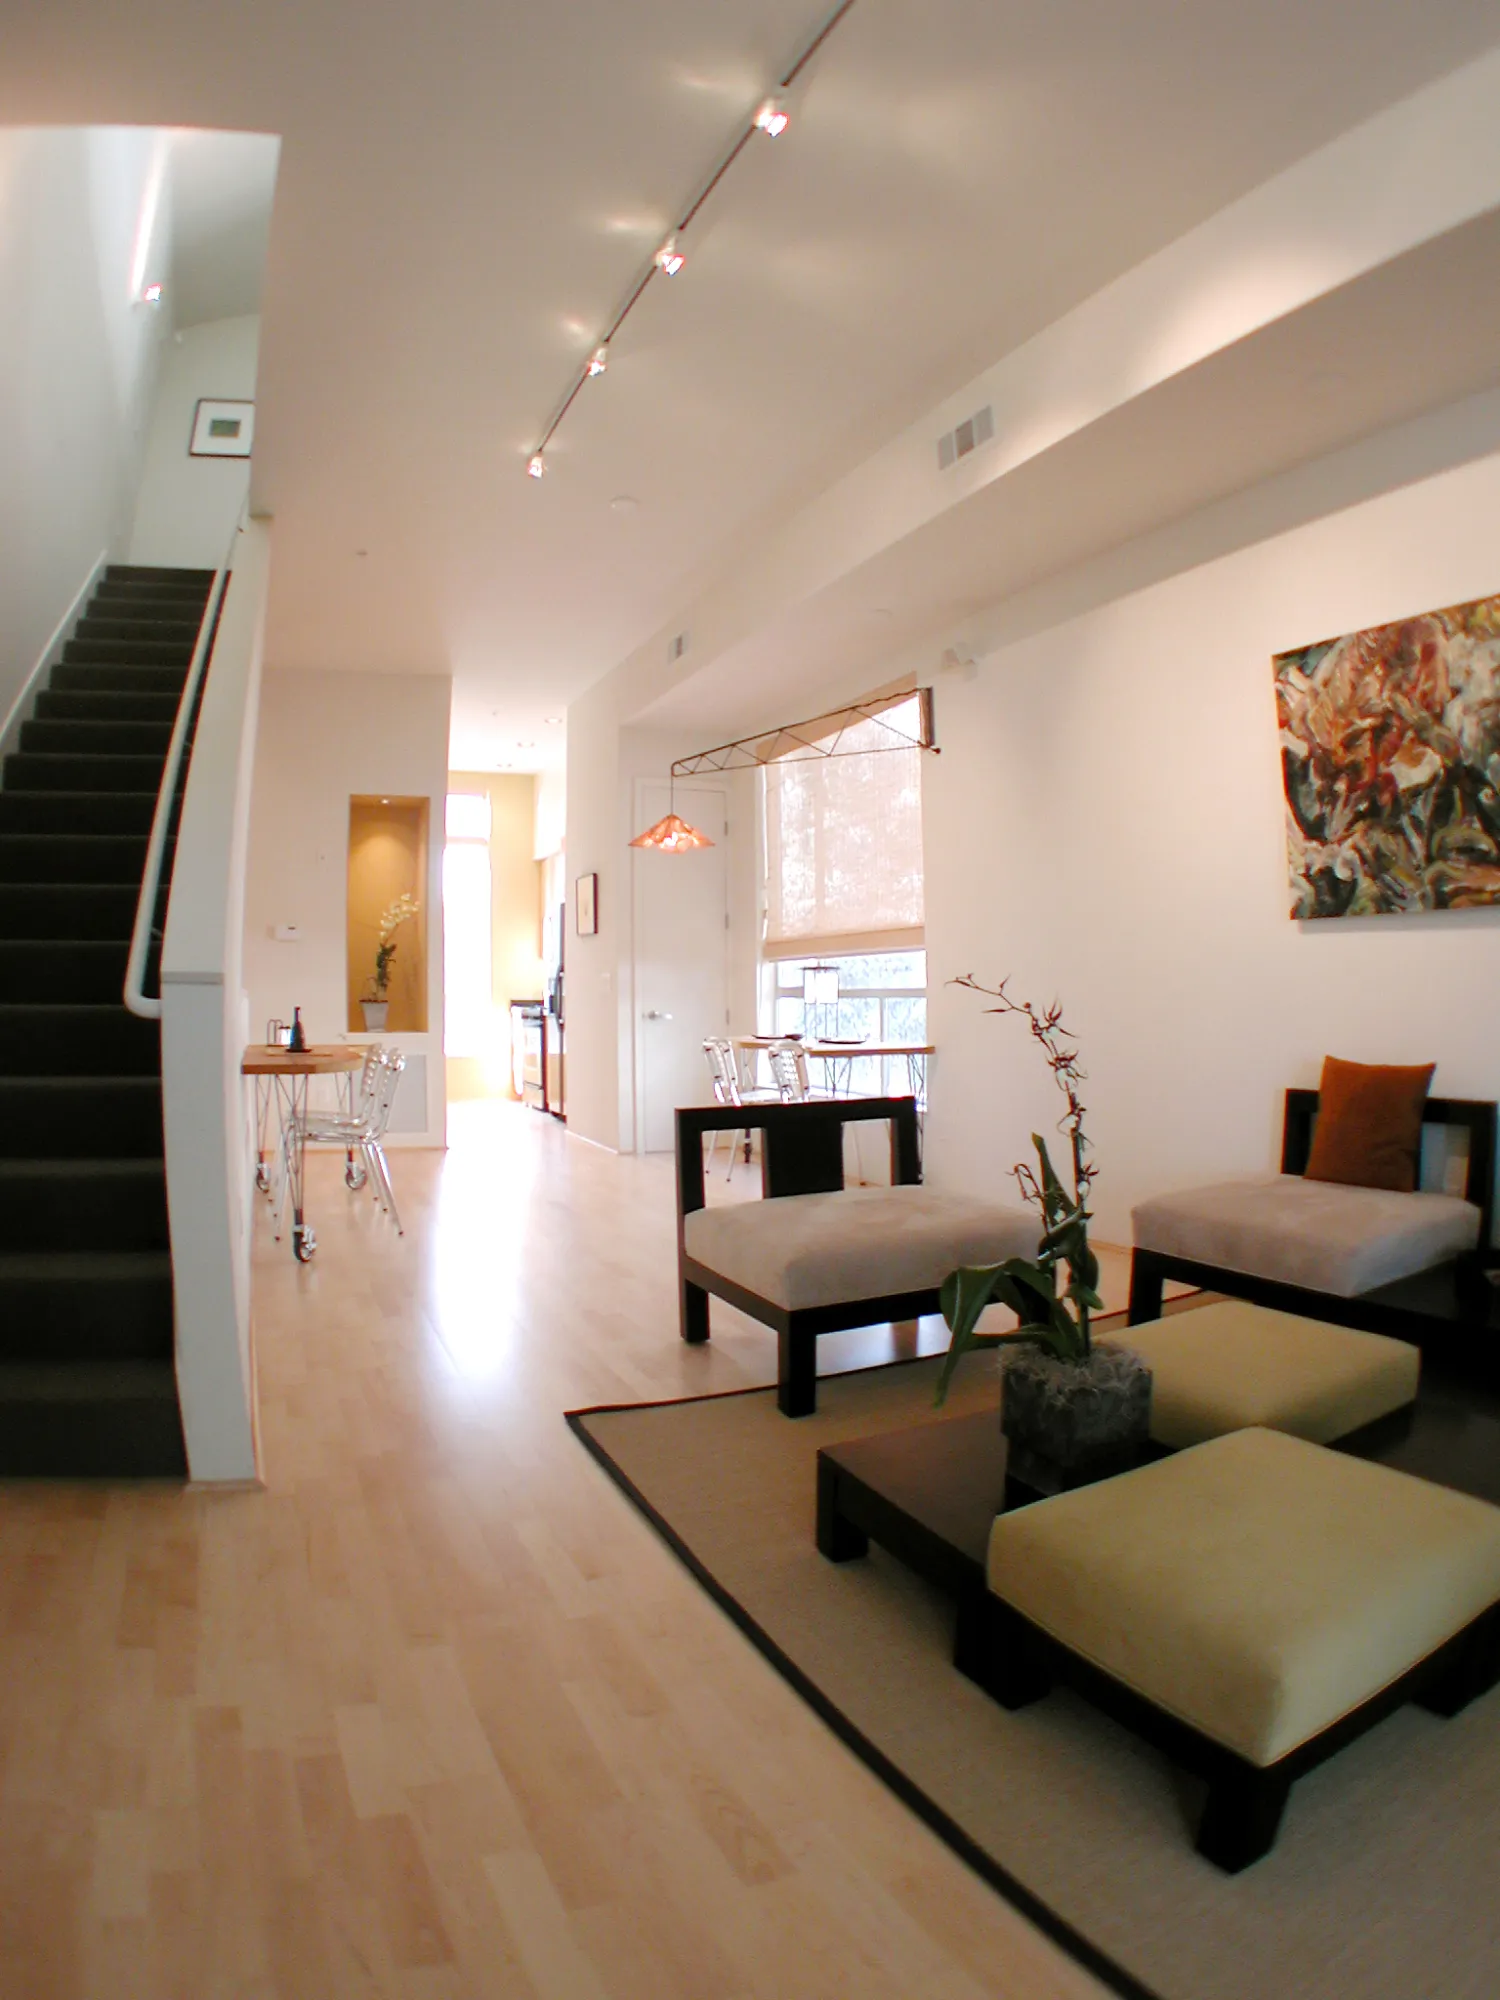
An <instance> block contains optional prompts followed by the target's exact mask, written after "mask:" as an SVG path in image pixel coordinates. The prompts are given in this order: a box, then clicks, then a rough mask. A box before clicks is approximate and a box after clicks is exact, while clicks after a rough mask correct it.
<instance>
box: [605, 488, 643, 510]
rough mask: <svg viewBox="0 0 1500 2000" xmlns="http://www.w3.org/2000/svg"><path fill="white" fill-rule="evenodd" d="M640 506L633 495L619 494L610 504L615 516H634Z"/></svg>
mask: <svg viewBox="0 0 1500 2000" xmlns="http://www.w3.org/2000/svg"><path fill="white" fill-rule="evenodd" d="M640 504H641V503H640V501H639V500H637V499H636V497H635V495H634V494H633V493H617V494H616V495H615V497H614V499H613V500H611V501H610V503H609V505H610V511H611V512H612V513H615V514H633V513H634V512H635V510H636V509H637V507H639V506H640Z"/></svg>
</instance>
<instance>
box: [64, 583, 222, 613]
mask: <svg viewBox="0 0 1500 2000" xmlns="http://www.w3.org/2000/svg"><path fill="white" fill-rule="evenodd" d="M207 602H208V592H207V591H206V590H201V589H200V588H199V587H198V586H197V585H196V584H190V585H186V586H184V587H182V588H180V589H179V588H175V587H174V586H173V585H172V584H169V583H101V584H100V586H99V588H98V589H97V590H96V591H95V593H94V596H93V599H92V601H91V602H90V604H89V608H88V613H87V616H89V617H90V618H93V617H96V616H97V617H100V618H173V619H186V618H201V617H202V616H203V607H204V605H205V604H207Z"/></svg>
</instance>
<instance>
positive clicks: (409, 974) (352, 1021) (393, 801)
mask: <svg viewBox="0 0 1500 2000" xmlns="http://www.w3.org/2000/svg"><path fill="white" fill-rule="evenodd" d="M427 816H428V802H427V800H426V799H425V798H413V799H402V798H384V797H382V798H374V797H371V798H359V797H356V798H351V799H350V801H349V917H348V961H347V984H348V1021H349V1027H350V1029H351V1030H353V1031H354V1032H355V1033H363V1032H364V1029H365V1012H364V1006H363V1003H364V1002H365V1001H374V1000H375V999H376V998H377V995H376V991H375V960H376V954H377V952H378V951H379V949H380V942H381V936H382V926H383V924H384V923H385V921H386V920H387V918H388V917H389V915H390V913H391V911H392V910H393V908H394V906H395V905H396V904H397V903H399V901H400V899H401V898H402V897H403V896H409V897H410V898H411V899H412V900H413V901H414V902H415V903H416V904H417V906H418V907H417V913H416V915H415V916H413V917H409V918H408V919H407V920H406V921H405V922H404V923H401V924H399V925H398V926H397V927H396V929H395V930H394V931H393V932H392V933H391V941H392V943H394V945H395V947H396V949H395V952H394V954H393V956H392V957H391V960H390V977H389V983H388V986H387V989H386V993H385V996H384V997H385V1002H386V1008H387V1012H386V1018H385V1025H384V1026H383V1027H382V1028H379V1029H377V1030H375V1032H378V1033H381V1034H387V1035H396V1034H408V1035H423V1034H426V1032H427V906H426V894H425V892H426V886H427Z"/></svg>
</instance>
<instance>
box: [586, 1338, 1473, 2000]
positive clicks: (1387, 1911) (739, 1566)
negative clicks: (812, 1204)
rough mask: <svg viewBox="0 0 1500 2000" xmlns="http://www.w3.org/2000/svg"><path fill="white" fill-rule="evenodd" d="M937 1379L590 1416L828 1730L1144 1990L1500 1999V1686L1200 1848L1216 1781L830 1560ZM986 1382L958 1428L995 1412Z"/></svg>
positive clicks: (899, 1587) (946, 1619)
mask: <svg viewBox="0 0 1500 2000" xmlns="http://www.w3.org/2000/svg"><path fill="white" fill-rule="evenodd" d="M936 1368H937V1362H936V1361H933V1360H924V1361H915V1362H909V1363H898V1364H896V1365H894V1366H890V1367H885V1368H878V1369H869V1370H865V1371H863V1372H860V1373H857V1374H850V1375H842V1376H828V1377H824V1378H823V1379H821V1380H820V1381H819V1384H818V1402H819V1408H818V1412H817V1415H816V1416H813V1417H808V1418H804V1419H801V1420H800V1421H797V1422H789V1421H788V1420H787V1419H786V1418H785V1417H782V1416H781V1415H779V1414H778V1412H777V1409H776V1402H775V1394H774V1391H773V1390H771V1389H764V1390H748V1391H743V1392H740V1393H738V1394H732V1395H725V1396H715V1397H706V1398H700V1399H698V1400H696V1401H690V1402H678V1403H662V1404H645V1405H640V1406H637V1407H633V1408H624V1409H603V1410H585V1411H577V1412H573V1413H571V1414H570V1417H569V1422H570V1423H571V1424H572V1425H573V1427H574V1429H575V1431H576V1432H577V1433H578V1435H579V1436H580V1437H581V1438H582V1439H583V1441H584V1442H585V1443H586V1444H587V1445H588V1447H589V1449H590V1450H591V1451H592V1452H593V1453H594V1455H595V1457H596V1458H598V1459H599V1461H600V1462H601V1463H602V1464H603V1465H604V1466H605V1468H606V1470H608V1471H609V1473H610V1474H611V1476H612V1477H613V1478H614V1479H615V1480H616V1481H617V1482H618V1483H619V1484H620V1485H621V1486H622V1487H623V1489H624V1490H625V1492H626V1493H627V1494H628V1495H629V1496H630V1498H631V1499H632V1500H634V1502H635V1503H636V1505H637V1506H639V1507H640V1508H642V1510H643V1511H644V1512H645V1513H646V1514H647V1515H648V1516H649V1518H650V1519H651V1520H652V1521H653V1522H654V1523H655V1525H656V1526H657V1527H658V1529H659V1530H660V1531H661V1532H662V1533H663V1534H664V1535H665V1536H666V1538H667V1540H668V1541H669V1542H670V1543H671V1545H672V1547H673V1548H674V1549H675V1550H676V1551H677V1553H678V1554H679V1555H680V1556H681V1557H682V1558H683V1559H684V1560H685V1561H686V1562H687V1563H688V1564H689V1566H690V1567H691V1568H692V1569H693V1571H694V1573H695V1574H696V1575H697V1576H698V1578H699V1580H700V1581H701V1582H702V1583H703V1584H704V1585H705V1586H706V1587H707V1588H708V1589H709V1590H710V1591H711V1593H712V1594H713V1595H714V1597H715V1598H716V1599H717V1600H718V1601H719V1603H720V1604H722V1605H723V1606H724V1608H725V1609H726V1610H728V1611H729V1613H730V1614H731V1616H732V1617H734V1618H735V1620H736V1621H737V1623H738V1624H739V1625H740V1626H741V1628H742V1629H743V1630H744V1631H745V1632H746V1633H747V1634H748V1636H749V1637H750V1638H751V1639H752V1640H753V1641H754V1642H755V1644H756V1645H758V1646H759V1647H760V1648H761V1650H762V1651H763V1652H764V1653H766V1655H767V1656H768V1657H769V1658H770V1659H771V1660H772V1662H773V1663H774V1664H775V1665H776V1666H777V1667H778V1668H779V1669H780V1671H781V1672H783V1673H784V1674H785V1675H786V1676H787V1678H788V1679H789V1680H790V1681H791V1682H792V1684H793V1685H794V1686H795V1687H797V1688H798V1690H799V1691H800V1692H801V1693H802V1694H803V1695H804V1696H805V1697H806V1698H807V1699H808V1700H809V1701H810V1702H812V1703H813V1705H814V1706H815V1707H816V1708H817V1709H818V1711H819V1712H820V1713H821V1714H822V1715H823V1717H824V1719H825V1720H826V1721H828V1722H829V1723H830V1724H831V1726H832V1727H833V1728H834V1729H835V1730H836V1731H837V1732H838V1734H839V1735H840V1736H841V1737H843V1739H844V1740H845V1741H846V1742H847V1743H849V1744H850V1745H851V1746H852V1747H853V1748H854V1749H855V1750H856V1751H857V1752H858V1753H859V1754H860V1755H861V1756H862V1757H864V1758H865V1760H866V1761H867V1762H868V1763H869V1764H870V1765H871V1766H872V1767H873V1768H874V1769H875V1770H876V1771H877V1772H878V1773H879V1775H880V1776H881V1777H883V1778H884V1779H885V1780H886V1781H887V1782H888V1783H889V1784H891V1785H892V1786H893V1787H894V1788H895V1789H896V1790H897V1791H898V1792H899V1793H900V1795H901V1796H902V1797H903V1798H904V1799H905V1800H906V1801H907V1803H908V1804H909V1805H911V1806H912V1807H913V1809H914V1810H915V1811H917V1812H918V1813H920V1814H921V1816H922V1817H923V1818H924V1819H925V1820H927V1821H928V1823H929V1824H930V1825H932V1826H933V1827H934V1828H935V1829H936V1830H937V1831H938V1832H939V1833H940V1834H941V1835H942V1836H943V1838H944V1839H946V1840H947V1841H948V1842H949V1843H950V1845H952V1846H953V1847H955V1848H956V1849H957V1850H958V1852H959V1853H960V1854H962V1855H963V1856H964V1858H965V1859H966V1860H968V1861H969V1862H970V1863H971V1864H972V1865H973V1866H974V1867H975V1868H976V1869H978V1870H979V1872H980V1873H982V1874H983V1875H984V1876H985V1877H986V1878H987V1879H988V1880H989V1881H991V1882H992V1883H993V1884H994V1885H995V1886H996V1887H997V1888H998V1889H1000V1890H1001V1892H1002V1893H1004V1894H1005V1895H1007V1896H1008V1897H1010V1899H1011V1900H1012V1901H1013V1902H1015V1903H1017V1904H1018V1905H1019V1906H1020V1907H1021V1908H1022V1909H1023V1910H1024V1911H1025V1912H1026V1913H1027V1914H1028V1915H1029V1916H1031V1917H1032V1918H1033V1919H1034V1920H1035V1921H1036V1922H1037V1923H1038V1924H1040V1925H1041V1927H1042V1928H1043V1929H1045V1930H1047V1931H1048V1932H1049V1933H1050V1934H1051V1935H1052V1936H1053V1937H1055V1938H1056V1939H1058V1941H1059V1942H1061V1943H1062V1944H1063V1945H1064V1946H1065V1947H1066V1948H1067V1949H1068V1950H1070V1951H1071V1952H1072V1953H1073V1954H1074V1955H1075V1956H1076V1957H1077V1958H1079V1959H1080V1960H1081V1961H1082V1962H1083V1963H1085V1964H1087V1965H1088V1966H1090V1967H1091V1968H1092V1969H1093V1970H1094V1971H1095V1972H1096V1973H1097V1974H1098V1975H1099V1976H1100V1977H1101V1978H1102V1979H1103V1980H1104V1981H1105V1982H1106V1983H1107V1984H1109V1985H1110V1986H1112V1987H1113V1988H1114V1989H1115V1990H1116V1991H1117V1992H1119V1993H1123V1994H1128V1995H1135V1996H1141V1995H1145V1996H1154V1997H1155V2000H1295V1996H1304V1995H1305V1996H1313V1995H1316V1996H1318V1997H1319V2000H1326V1996H1338V2000H1418V1996H1420V2000H1470V1996H1472V2000H1493V1997H1494V1996H1495V1995H1496V1994H1497V1993H1500V1895H1497V1893H1496V1852H1497V1847H1496V1842H1497V1836H1500V1689H1497V1690H1495V1691H1494V1692H1492V1693H1491V1694H1489V1695H1488V1696H1486V1697H1485V1698H1484V1699H1483V1700H1481V1701H1478V1702H1476V1703H1473V1704H1472V1705H1471V1706H1470V1707H1469V1709H1468V1710H1466V1711H1465V1713H1464V1714H1462V1715H1460V1716H1458V1717H1456V1718H1455V1719H1453V1720H1452V1721H1448V1722H1444V1721H1441V1720H1439V1719H1438V1718H1436V1717H1434V1716H1431V1715H1428V1714H1426V1713H1425V1712H1423V1711H1421V1710H1418V1709H1414V1708H1405V1709H1402V1710H1400V1711H1399V1712H1398V1713H1397V1714H1395V1715H1394V1716H1392V1717H1390V1718H1389V1719H1388V1720H1387V1721H1385V1722H1383V1723H1382V1724H1380V1725H1379V1726H1378V1727H1377V1728H1376V1729H1374V1730H1373V1731H1371V1732H1370V1733H1369V1734H1368V1735H1367V1736H1364V1737H1362V1738H1360V1740H1359V1741H1358V1742H1356V1743H1354V1744H1352V1745H1351V1746H1350V1747H1349V1748H1348V1749H1346V1750H1343V1751H1341V1752H1340V1753H1339V1754H1338V1755H1337V1756H1336V1757H1334V1758H1332V1759H1330V1761H1329V1762H1328V1763H1326V1764H1324V1765H1322V1766H1320V1767H1319V1768H1318V1769H1317V1770H1315V1771H1313V1772H1311V1773H1310V1774H1309V1775H1308V1776H1307V1777H1305V1778H1303V1779H1302V1780H1301V1782H1300V1783H1299V1784H1298V1785H1296V1786H1295V1788H1294V1789H1293V1792H1292V1798H1291V1803H1290V1805H1289V1807H1288V1809H1287V1815H1286V1819H1285V1821H1284V1823H1283V1828H1282V1832H1281V1836H1280V1839H1279V1840H1278V1842H1277V1845H1276V1847H1275V1848H1274V1849H1273V1850H1272V1852H1271V1853H1270V1855H1268V1856H1267V1857H1266V1859H1265V1860H1263V1861H1261V1862H1259V1863H1257V1864H1256V1865H1255V1866H1254V1867H1253V1868H1250V1869H1248V1870H1246V1871H1245V1872H1244V1873H1243V1874H1241V1875H1238V1876H1226V1875H1222V1874H1220V1873H1219V1872H1218V1870H1217V1869H1215V1868H1213V1867H1212V1866H1210V1864H1209V1863H1208V1862H1206V1861H1203V1860H1200V1858H1199V1857H1198V1855H1197V1854H1195V1853H1194V1851H1193V1840H1194V1837H1195V1832H1196V1820H1197V1814H1198V1810H1199V1807H1200V1804H1201V1800H1202V1789H1201V1787H1200V1786H1199V1785H1198V1783H1197V1781H1196V1780H1194V1779H1192V1778H1190V1777H1188V1776H1186V1775H1185V1774H1183V1773H1181V1772H1179V1771H1177V1770H1176V1769H1174V1767H1173V1766H1172V1765H1170V1764H1169V1763H1167V1762H1166V1761H1165V1760H1164V1759H1163V1758H1162V1757H1161V1756H1159V1754H1158V1753H1157V1752H1155V1751H1154V1750H1152V1749H1150V1748H1149V1747H1147V1746H1146V1745H1145V1744H1143V1743H1141V1742H1139V1741H1138V1740H1137V1739H1136V1738H1135V1737H1133V1736H1131V1735H1129V1734H1128V1733H1127V1732H1126V1731H1125V1730H1123V1729H1121V1728H1120V1727H1118V1726H1117V1725H1116V1724H1114V1723H1112V1722H1110V1721H1109V1720H1107V1719H1106V1718H1105V1717H1104V1716H1102V1715H1100V1714H1098V1713H1097V1712H1096V1711H1095V1710H1093V1709H1092V1708H1090V1707H1089V1706H1088V1705H1087V1704H1086V1703H1084V1702H1083V1701H1082V1700H1081V1699H1080V1698H1079V1697H1076V1696H1074V1695H1072V1694H1071V1693H1069V1692H1067V1691H1064V1690H1059V1691H1057V1692H1054V1693H1053V1694H1051V1695H1049V1696H1048V1697H1047V1698H1046V1699H1045V1700H1043V1701H1040V1702H1037V1703H1035V1704H1033V1705H1032V1706H1031V1707H1030V1708H1027V1709H1023V1710H1021V1711H1019V1712H1017V1713H1015V1714H1008V1713H1007V1712H1006V1711H1005V1710H1004V1709H1003V1708H1001V1707H1000V1706H999V1705H998V1704H997V1703H995V1702H992V1701H990V1700H989V1699H988V1698H987V1697H986V1696H985V1695H983V1694H982V1693H980V1691H979V1689H978V1688H976V1687H975V1686H974V1685H973V1684H972V1682H970V1681H968V1680H966V1679H965V1678H964V1677H963V1676H962V1675H960V1674H958V1673H956V1672H955V1671H954V1668H953V1666H952V1663H951V1651H952V1637H953V1633H952V1610H951V1607H950V1605H949V1604H948V1603H947V1601H946V1600H945V1599H944V1598H943V1597H942V1596H941V1595H940V1594H939V1593H937V1592H936V1591H934V1590H932V1589H931V1588H930V1587H929V1586H927V1585H925V1584H924V1583H922V1582H921V1581H920V1580H919V1579H918V1578H916V1577H914V1576H913V1575H912V1574H911V1573H910V1572H909V1571H908V1570H906V1569H905V1568H903V1567H902V1565H901V1564H899V1563H898V1562H896V1561H895V1559H894V1558H893V1557H891V1556H888V1555H887V1554H886V1553H885V1552H884V1551H883V1550H881V1549H879V1548H878V1547H876V1546H875V1545H873V1544H872V1545H871V1550H870V1554H869V1556H868V1558H866V1559H864V1560H862V1561H858V1562H853V1563H846V1564H842V1565H834V1564H832V1563H829V1562H826V1561H824V1559H823V1558H822V1557H821V1556H820V1555H819V1554H818V1553H817V1550H816V1549H815V1547H814V1545H813V1519H814V1487H815V1459H816V1454H817V1451H818V1448H819V1446H820V1445H824V1444H830V1443H834V1442H836V1441H839V1440H842V1439H846V1438H854V1437H860V1436H865V1435H871V1434H873V1433H875V1432H878V1431H883V1430H888V1429H896V1428H900V1427H903V1426H906V1425H909V1424H913V1423H921V1422H925V1421H929V1420H936V1413H935V1412H934V1411H933V1408H932V1385H933V1381H934V1378H935V1372H936ZM992 1371H993V1363H992V1361H991V1360H990V1358H989V1357H976V1358H974V1359H973V1360H971V1361H969V1362H966V1363H965V1364H964V1367H963V1368H962V1369H961V1370H960V1374H959V1379H958V1382H957V1383H956V1385H955V1392H954V1395H953V1397H952V1398H951V1399H950V1402H949V1406H948V1409H947V1410H946V1411H945V1412H944V1413H943V1414H944V1415H950V1414H951V1415H958V1416H962V1415H966V1414H968V1413H969V1412H970V1411H972V1410H975V1409H978V1408H981V1407H983V1406H984V1405H985V1403H986V1402H990V1403H994V1402H995V1401H996V1387H995V1382H994V1376H993V1372H992Z"/></svg>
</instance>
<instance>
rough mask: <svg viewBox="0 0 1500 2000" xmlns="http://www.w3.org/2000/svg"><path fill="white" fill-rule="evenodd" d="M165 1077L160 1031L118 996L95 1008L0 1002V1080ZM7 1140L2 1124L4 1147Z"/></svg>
mask: <svg viewBox="0 0 1500 2000" xmlns="http://www.w3.org/2000/svg"><path fill="white" fill-rule="evenodd" d="M160 1074H161V1029H160V1027H159V1026H158V1025H157V1023H156V1022H155V1021H143V1020H142V1019H141V1018H140V1016H139V1015H137V1014H132V1013H131V1012H130V1011H129V1009H128V1008H127V1007H126V1006H125V1005H124V1003H123V1001H122V1000H121V999H120V998H119V997H118V996H116V998H114V999H113V1000H109V1001H104V1002H97V1001H96V1002H92V1003H78V1002H69V1001H66V1000H29V1001H5V1002H3V1003H0V1079H4V1078H12V1079H15V1080H17V1081H24V1080H26V1079H28V1078H30V1079H34V1080H35V1081H37V1082H38V1083H40V1082H42V1081H45V1080H46V1079H48V1078H58V1077H131V1078H134V1077H140V1076H150V1077H159V1076H160ZM4 1141H5V1133H4V1130H3V1124H0V1145H4ZM7 1150H9V1149H7ZM47 1150H48V1151H49V1152H51V1151H52V1148H51V1147H50V1146H49V1147H48V1148H47Z"/></svg>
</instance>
